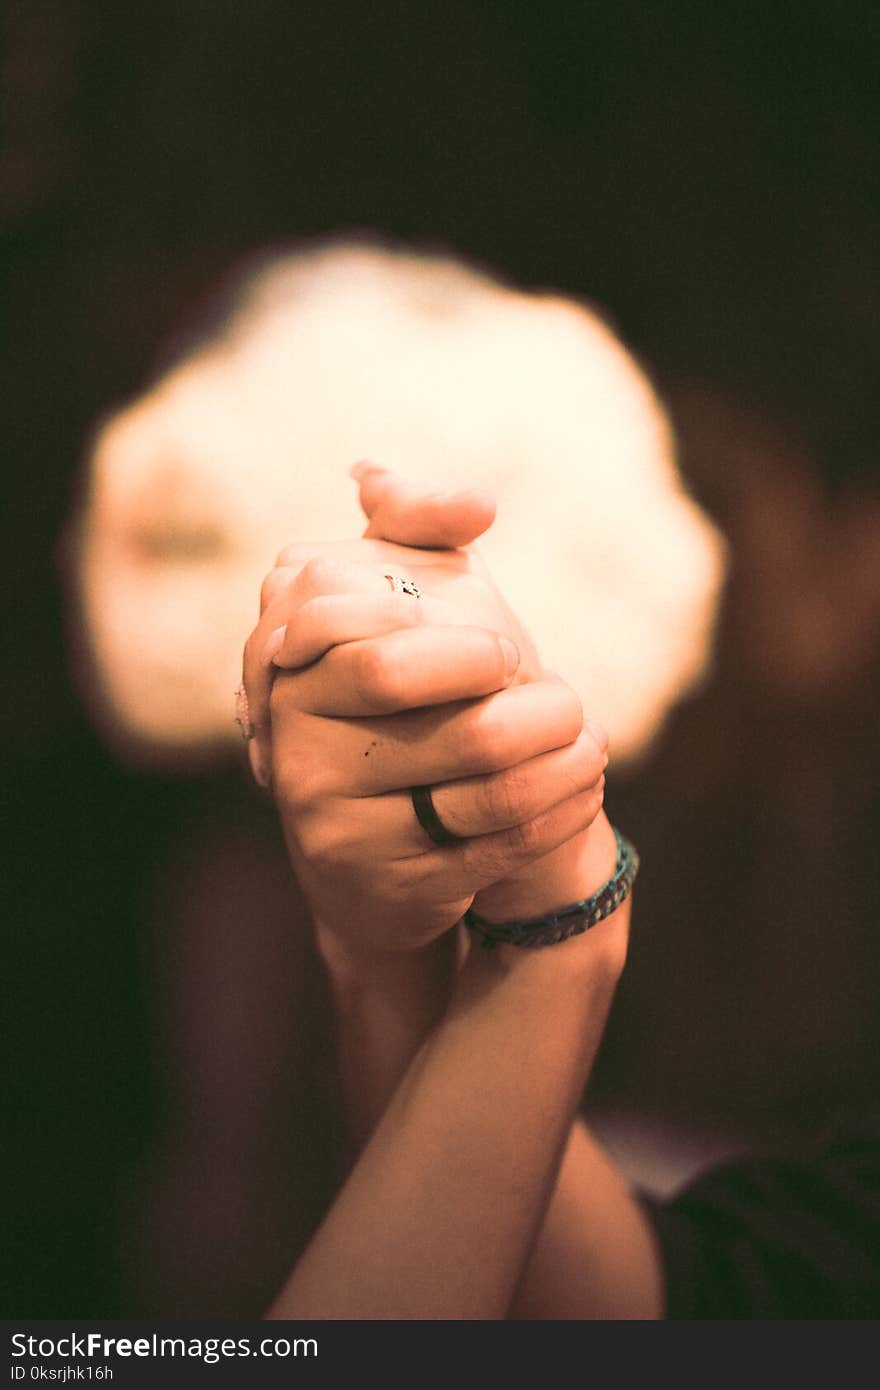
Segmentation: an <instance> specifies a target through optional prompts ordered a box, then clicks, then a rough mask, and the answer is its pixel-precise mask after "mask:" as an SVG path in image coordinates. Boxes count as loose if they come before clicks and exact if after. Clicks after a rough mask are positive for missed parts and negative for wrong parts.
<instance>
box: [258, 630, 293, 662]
mask: <svg viewBox="0 0 880 1390" xmlns="http://www.w3.org/2000/svg"><path fill="white" fill-rule="evenodd" d="M286 636H287V624H286V623H285V624H284V626H283V627H276V629H275V631H274V632H270V633H269V636H268V637H267V638H266V645H265V647H264V648H263V654H262V656H261V658H260V660H261V661H262V663H263V665H264V666H268V665H269V663H270V662H271V661H274V660H275V658H276V656H277V655H278V653H279V652H280V650H281V648H282V646H283V645H284V639H285V637H286Z"/></svg>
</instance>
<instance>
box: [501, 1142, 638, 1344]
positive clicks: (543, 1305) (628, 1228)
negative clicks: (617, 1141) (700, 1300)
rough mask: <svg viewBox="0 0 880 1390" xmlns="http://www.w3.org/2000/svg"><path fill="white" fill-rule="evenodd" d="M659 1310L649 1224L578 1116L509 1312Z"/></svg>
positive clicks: (602, 1314) (610, 1314)
mask: <svg viewBox="0 0 880 1390" xmlns="http://www.w3.org/2000/svg"><path fill="white" fill-rule="evenodd" d="M662 1307H663V1288H662V1272H661V1265H660V1257H659V1251H658V1249H657V1246H656V1242H655V1239H654V1235H653V1231H652V1228H651V1225H650V1222H649V1221H648V1218H647V1217H646V1215H645V1213H644V1211H643V1210H642V1208H641V1206H640V1205H639V1203H638V1201H637V1200H636V1199H635V1197H634V1196H633V1193H632V1191H631V1189H630V1186H629V1184H628V1182H627V1180H626V1178H625V1176H624V1174H623V1173H622V1172H621V1171H620V1169H619V1168H617V1167H616V1165H615V1164H614V1163H613V1162H612V1161H611V1159H610V1158H609V1157H608V1155H607V1154H606V1153H605V1152H604V1150H603V1149H602V1148H601V1146H600V1145H599V1144H597V1143H596V1140H595V1139H594V1138H593V1137H592V1135H591V1134H590V1133H589V1131H588V1129H587V1127H586V1125H585V1124H584V1122H583V1121H582V1120H580V1119H578V1120H576V1121H575V1123H574V1124H573V1125H572V1128H571V1132H570V1134H569V1139H568V1143H567V1145H566V1149H565V1154H564V1156H563V1159H562V1163H561V1165H560V1168H559V1174H558V1177H557V1179H556V1185H555V1187H554V1190H553V1196H552V1198H551V1201H550V1203H549V1206H548V1208H547V1213H546V1216H545V1218H544V1221H543V1224H542V1226H541V1230H540V1234H539V1236H538V1239H537V1241H536V1242H535V1245H534V1248H533V1250H532V1253H531V1256H530V1258H529V1261H528V1263H527V1265H526V1268H525V1270H524V1272H523V1276H522V1279H521V1280H520V1284H519V1287H518V1289H517V1292H516V1296H515V1298H514V1300H513V1305H512V1309H511V1316H512V1317H514V1318H524V1319H542V1318H543V1319H554V1320H556V1321H559V1320H561V1319H584V1318H590V1319H621V1318H658V1317H661V1316H662Z"/></svg>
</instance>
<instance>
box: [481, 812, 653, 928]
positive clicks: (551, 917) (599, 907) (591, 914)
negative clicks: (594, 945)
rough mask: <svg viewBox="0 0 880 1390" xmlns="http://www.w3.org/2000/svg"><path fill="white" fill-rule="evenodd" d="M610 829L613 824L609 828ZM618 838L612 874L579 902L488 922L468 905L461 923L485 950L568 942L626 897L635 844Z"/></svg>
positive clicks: (632, 878)
mask: <svg viewBox="0 0 880 1390" xmlns="http://www.w3.org/2000/svg"><path fill="white" fill-rule="evenodd" d="M612 829H613V827H612ZM614 838H615V840H616V841H617V863H616V864H615V866H614V873H613V875H612V876H611V878H609V880H608V882H607V883H603V885H602V887H601V888H600V889H599V890H598V892H596V893H593V895H592V897H589V898H582V899H581V901H580V902H577V903H571V905H570V906H569V907H561V908H560V909H559V911H558V912H548V913H547V914H546V915H545V916H544V917H533V918H531V919H530V920H529V921H525V922H487V921H486V919H485V917H480V915H479V914H478V913H476V912H474V910H473V908H469V909H468V911H467V912H466V913H465V914H464V924H465V926H466V927H468V928H469V929H470V931H472V932H474V934H475V935H476V936H478V937H479V938H480V943H481V945H482V946H484V947H485V949H486V950H487V951H491V950H492V949H493V948H494V947H495V946H502V945H506V946H555V945H557V944H558V942H560V941H567V940H568V938H569V937H570V936H580V934H581V932H585V931H589V929H590V927H594V926H595V925H596V923H597V922H601V921H602V918H603V917H610V916H611V913H612V912H614V910H615V909H616V908H618V907H620V904H621V903H622V902H623V901H624V899H625V898H628V897H629V895H630V892H631V891H632V886H633V884H634V883H635V878H636V874H637V873H638V871H639V856H638V852H637V851H636V849H635V846H634V845H631V844H630V842H629V840H627V839H625V838H624V836H623V835H621V833H620V831H619V830H614Z"/></svg>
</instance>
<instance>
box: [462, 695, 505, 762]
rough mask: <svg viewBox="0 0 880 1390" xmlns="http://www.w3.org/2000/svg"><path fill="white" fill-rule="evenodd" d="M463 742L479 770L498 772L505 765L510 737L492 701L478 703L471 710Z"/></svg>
mask: <svg viewBox="0 0 880 1390" xmlns="http://www.w3.org/2000/svg"><path fill="white" fill-rule="evenodd" d="M463 742H464V743H465V746H466V748H467V751H468V754H469V758H470V761H471V763H472V764H473V766H474V768H475V770H476V771H477V772H483V773H489V772H497V771H499V770H500V769H501V768H503V767H504V764H505V760H506V755H507V748H508V737H507V734H506V732H505V729H504V725H503V723H502V722H501V721H500V720H499V718H498V716H497V714H496V713H495V711H494V710H493V708H492V706H491V704H490V703H488V702H486V703H484V704H481V705H477V706H475V707H474V708H473V709H472V710H471V711H470V712H469V716H468V719H467V722H466V725H465V728H464V730H463Z"/></svg>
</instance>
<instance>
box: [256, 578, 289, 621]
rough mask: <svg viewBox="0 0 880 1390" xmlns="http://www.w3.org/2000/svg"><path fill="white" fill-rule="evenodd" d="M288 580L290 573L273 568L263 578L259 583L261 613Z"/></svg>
mask: <svg viewBox="0 0 880 1390" xmlns="http://www.w3.org/2000/svg"><path fill="white" fill-rule="evenodd" d="M289 582H290V575H289V573H288V572H287V571H286V570H283V569H273V570H270V571H269V573H268V574H267V575H266V576H265V578H264V579H263V582H262V584H261V585H260V612H261V613H263V612H265V610H266V609H267V608H268V607H269V604H270V603H273V602H274V601H275V599H276V598H277V597H278V595H279V594H280V593H281V591H282V589H284V588H285V587H286V586H287V584H288V583H289Z"/></svg>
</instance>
